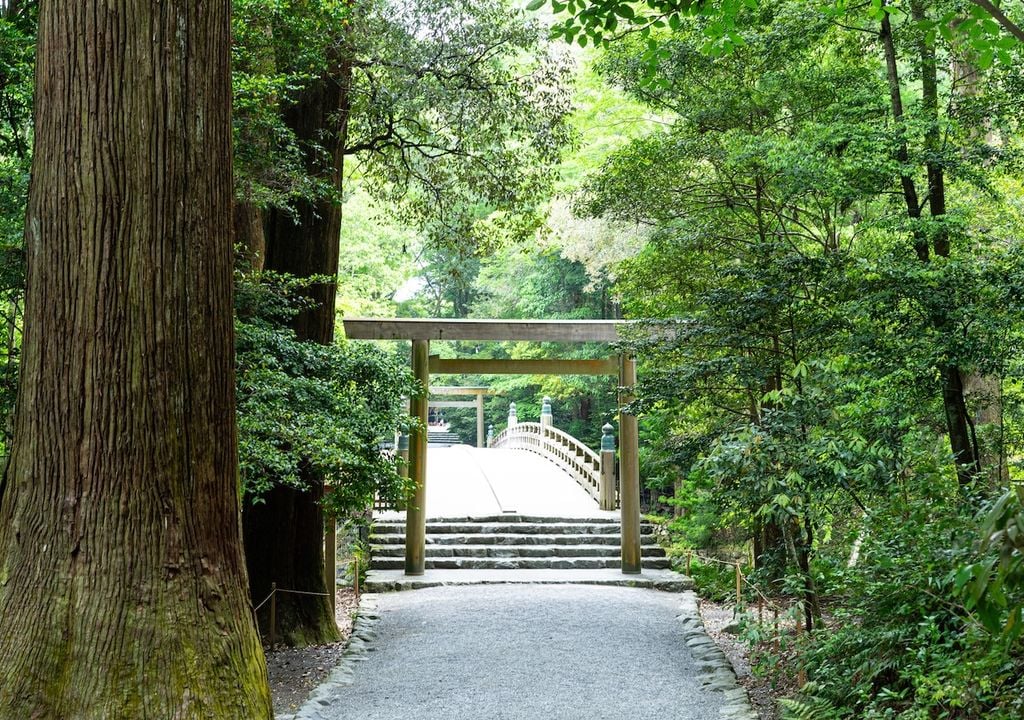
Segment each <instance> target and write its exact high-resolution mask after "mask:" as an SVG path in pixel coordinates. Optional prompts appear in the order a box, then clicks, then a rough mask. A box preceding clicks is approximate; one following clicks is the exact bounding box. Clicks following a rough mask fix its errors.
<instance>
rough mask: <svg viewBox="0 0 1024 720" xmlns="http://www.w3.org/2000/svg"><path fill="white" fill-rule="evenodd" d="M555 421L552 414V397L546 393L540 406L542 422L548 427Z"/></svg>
mask: <svg viewBox="0 0 1024 720" xmlns="http://www.w3.org/2000/svg"><path fill="white" fill-rule="evenodd" d="M553 423H554V417H553V416H552V415H551V398H549V397H548V396H547V395H545V396H544V402H543V404H542V405H541V406H540V424H541V425H543V426H544V427H548V426H550V425H552V424H553Z"/></svg>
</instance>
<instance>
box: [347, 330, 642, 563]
mask: <svg viewBox="0 0 1024 720" xmlns="http://www.w3.org/2000/svg"><path fill="white" fill-rule="evenodd" d="M343 322H344V325H345V335H346V336H347V337H349V338H351V339H353V340H411V341H412V371H413V375H415V377H416V379H417V380H419V381H420V383H422V384H423V388H424V390H425V392H424V394H423V395H421V396H419V397H416V398H413V399H412V400H411V401H410V403H409V414H410V415H412V416H413V417H416V418H419V420H420V423H419V425H418V427H416V428H414V429H413V432H412V434H411V435H410V438H409V477H410V478H411V480H412V481H413V487H414V490H413V496H412V498H411V499H410V501H409V503H408V504H407V506H406V511H405V512H406V514H405V574H406V575H422V574H423V572H424V568H425V564H426V552H425V550H426V547H425V546H426V533H427V515H426V510H425V505H426V496H427V493H426V488H427V432H426V427H427V412H428V410H427V408H428V403H429V394H430V374H431V373H432V372H433V373H435V374H445V373H447V374H461V373H466V374H483V375H486V374H516V375H524V374H525V375H534V374H538V375H540V374H550V375H614V374H616V373H617V374H618V377H619V387H620V391H619V505H620V512H621V516H622V572H623V573H625V574H627V575H639V574H640V571H641V561H640V462H639V453H638V450H639V433H638V428H637V421H636V416H634V415H628V414H626V413H624V412H623V411H622V408H623V407H624V406H625V405H626V404H628V403H629V402H631V401H632V399H633V395H632V388H633V386H634V385H636V360H635V359H634V358H633V357H630V356H627V355H619V357H618V358H617V359H616V358H599V359H595V360H555V359H552V360H545V359H532V360H489V359H479V358H465V359H462V358H459V359H445V358H439V357H436V356H435V357H431V356H430V341H431V340H492V341H498V342H501V341H508V340H519V341H526V342H603V343H613V342H617V341H619V340H622V339H624V338H623V337H621V336H620V334H619V330H620V329H621V328H623V327H625V326H628V325H629V324H630V323H628V322H627V321H623V320H442V319H434V318H429V319H424V318H415V319H413V318H409V319H400V318H395V319H379V318H346V319H345V320H344V321H343Z"/></svg>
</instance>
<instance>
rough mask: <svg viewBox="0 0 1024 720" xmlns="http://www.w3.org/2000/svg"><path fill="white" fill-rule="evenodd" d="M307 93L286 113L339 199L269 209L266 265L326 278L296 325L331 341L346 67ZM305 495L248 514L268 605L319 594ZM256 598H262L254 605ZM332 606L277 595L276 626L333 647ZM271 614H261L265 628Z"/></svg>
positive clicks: (316, 489) (312, 164)
mask: <svg viewBox="0 0 1024 720" xmlns="http://www.w3.org/2000/svg"><path fill="white" fill-rule="evenodd" d="M341 68H342V69H341V72H340V76H339V77H334V78H326V79H323V80H321V81H320V82H317V83H314V84H313V85H311V86H310V87H309V88H307V89H306V91H305V93H304V94H303V96H302V98H301V101H300V102H299V103H298V104H297V105H296V106H295V107H293V108H292V109H291V110H290V111H289V112H288V113H287V114H286V116H285V121H286V123H287V124H288V126H289V127H290V128H291V129H292V130H293V131H294V132H295V134H296V137H297V138H298V139H299V141H300V142H302V143H303V145H304V146H305V147H306V148H307V155H306V160H305V164H306V170H307V172H308V173H309V174H310V175H311V176H314V177H317V178H319V179H320V180H321V181H323V182H324V183H325V184H327V185H329V186H330V187H331V188H334V189H335V191H336V195H334V196H329V197H323V198H320V199H318V200H314V201H302V202H299V203H297V204H296V206H295V208H294V213H288V212H283V211H281V210H270V211H268V212H267V213H266V215H267V217H266V223H265V227H266V245H265V247H266V256H265V262H264V268H265V269H266V270H273V271H277V272H282V273H288V274H290V275H294V276H296V277H311V276H315V275H322V276H326V277H328V278H330V280H329V281H328V282H322V283H318V284H316V285H314V286H312V287H311V288H310V289H309V295H310V297H311V299H312V300H313V301H314V306H313V307H312V308H310V309H309V310H306V311H303V312H302V313H300V314H299V315H298V316H297V317H296V318H295V320H294V322H293V327H294V329H295V332H296V334H297V336H298V338H299V339H300V340H305V341H310V342H317V343H322V344H330V343H332V342H334V323H335V298H336V296H337V282H336V277H337V274H338V251H339V242H340V234H341V204H340V202H339V200H338V197H339V196H340V193H341V178H342V164H343V160H344V143H345V130H346V127H347V121H348V113H349V103H348V95H347V92H346V91H347V88H348V87H349V82H350V77H351V72H350V68H348V67H347V66H345V65H344V64H342V65H341ZM303 480H304V484H305V486H306V488H307V489H305V490H296V489H294V488H289V487H283V486H281V487H276V488H274V489H273V490H272V491H271V492H270V493H269V494H268V495H267V497H266V498H265V502H263V503H260V504H258V505H248V506H247V507H246V508H245V514H244V527H245V547H246V557H247V558H248V563H249V582H250V587H251V591H252V596H253V598H258V599H262V598H263V597H265V596H266V595H267V593H269V592H270V588H271V583H274V582H276V583H277V586H278V587H281V588H288V589H293V590H300V591H303V592H308V593H323V592H325V591H326V589H327V588H326V583H325V581H324V576H323V567H324V545H323V542H324V513H323V510H322V508H321V505H320V501H321V499H322V497H323V493H324V478H322V477H318V476H317V475H316V474H315V473H313V472H309V471H306V472H304V473H303ZM258 601H259V600H257V602H258ZM332 607H333V605H332V603H331V602H330V601H329V599H328V598H327V597H322V596H320V595H306V594H281V595H279V596H278V603H277V610H278V630H279V632H280V635H281V637H282V638H283V639H284V640H285V642H287V643H289V644H293V645H305V644H310V643H320V642H328V641H330V640H334V639H336V638H337V636H338V628H337V625H336V624H335V620H334V613H333V611H332ZM268 620H269V618H268V617H267V616H266V615H265V614H264V615H261V616H260V621H261V624H263V625H264V626H266V622H267V621H268Z"/></svg>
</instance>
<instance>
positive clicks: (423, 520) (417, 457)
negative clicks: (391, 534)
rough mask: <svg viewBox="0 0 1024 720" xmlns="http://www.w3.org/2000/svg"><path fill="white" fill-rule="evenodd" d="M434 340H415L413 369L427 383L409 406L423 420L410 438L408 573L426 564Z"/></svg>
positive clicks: (406, 533) (406, 563)
mask: <svg viewBox="0 0 1024 720" xmlns="http://www.w3.org/2000/svg"><path fill="white" fill-rule="evenodd" d="M429 356H430V341H429V340H413V341H412V372H413V375H414V376H415V377H416V379H417V380H419V382H420V384H421V385H422V386H423V393H422V394H421V395H418V396H416V397H414V398H413V399H412V400H411V401H410V403H409V408H410V410H411V414H412V416H413V417H414V418H416V419H417V420H418V421H419V422H418V423H416V425H415V426H414V427H413V431H412V435H411V437H410V442H409V477H410V478H411V479H412V482H413V492H412V497H410V498H409V502H408V504H407V507H406V509H405V574H406V575H422V574H423V571H424V569H425V568H426V556H425V545H426V537H427V515H426V500H427V396H428V394H429V392H430V366H429Z"/></svg>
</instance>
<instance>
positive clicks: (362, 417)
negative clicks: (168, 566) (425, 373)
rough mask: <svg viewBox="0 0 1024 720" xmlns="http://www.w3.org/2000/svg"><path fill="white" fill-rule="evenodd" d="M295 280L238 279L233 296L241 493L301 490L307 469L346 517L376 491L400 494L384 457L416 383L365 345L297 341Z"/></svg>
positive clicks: (252, 497)
mask: <svg viewBox="0 0 1024 720" xmlns="http://www.w3.org/2000/svg"><path fill="white" fill-rule="evenodd" d="M300 287H301V286H300V285H299V283H298V282H297V281H294V280H288V279H286V278H281V277H278V276H273V275H263V276H261V277H258V278H242V279H241V281H240V283H239V289H238V292H237V303H236V304H237V309H238V314H237V318H238V319H237V322H236V327H235V332H236V364H237V374H238V429H239V456H240V466H241V478H242V489H243V492H244V493H245V495H246V497H247V499H248V500H249V501H250V502H260V501H261V499H262V497H263V496H264V495H265V493H266V492H267V491H268V490H269V489H270V488H271V487H273V486H275V485H278V484H283V485H290V486H293V487H303V482H304V481H303V480H302V478H303V477H304V475H303V471H312V472H313V473H315V474H316V475H317V476H319V477H323V478H326V479H327V481H328V483H329V484H331V485H332V486H333V487H334V490H333V492H332V493H331V494H330V496H329V498H328V500H327V501H326V502H327V503H328V505H329V507H330V510H331V511H332V512H333V513H336V514H339V515H344V514H347V513H350V512H354V511H358V510H364V509H365V508H367V507H369V506H370V505H371V504H372V502H373V499H374V496H375V495H379V496H380V497H382V498H385V499H388V500H396V499H397V498H398V497H399V496H400V494H401V493H402V491H403V487H402V482H401V480H400V478H399V477H398V474H397V468H396V467H395V463H394V460H393V459H392V458H391V457H389V456H388V455H386V454H384V453H382V451H381V442H382V441H390V440H392V439H393V437H394V432H395V431H396V430H397V429H398V428H399V427H400V426H401V423H402V422H403V412H402V407H401V401H400V397H401V396H402V395H403V394H405V395H408V394H409V393H410V392H411V391H412V385H411V379H410V377H409V376H408V374H407V372H406V371H405V370H404V369H403V366H402V364H401V363H400V362H399V361H398V360H396V359H395V358H394V357H389V356H388V355H386V354H385V353H384V352H383V351H381V350H379V349H377V348H374V347H373V346H370V345H367V344H365V343H342V344H336V345H329V346H328V345H320V344H318V343H312V342H299V341H297V340H296V338H295V335H294V333H293V332H292V331H291V330H289V329H287V325H286V320H287V319H288V318H289V317H290V316H291V315H292V314H294V312H296V311H297V309H298V307H299V306H300V302H299V301H298V300H296V299H295V297H296V296H295V295H294V293H295V292H296V290H298V289H299V288H300Z"/></svg>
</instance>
